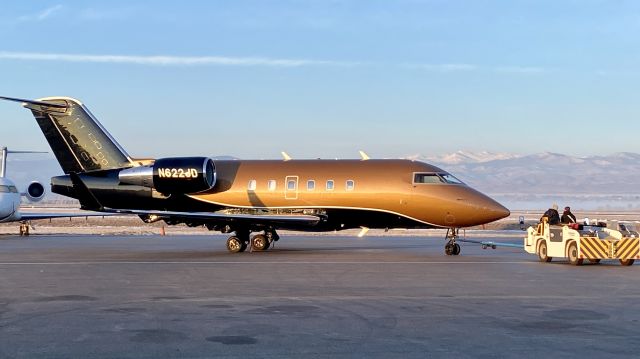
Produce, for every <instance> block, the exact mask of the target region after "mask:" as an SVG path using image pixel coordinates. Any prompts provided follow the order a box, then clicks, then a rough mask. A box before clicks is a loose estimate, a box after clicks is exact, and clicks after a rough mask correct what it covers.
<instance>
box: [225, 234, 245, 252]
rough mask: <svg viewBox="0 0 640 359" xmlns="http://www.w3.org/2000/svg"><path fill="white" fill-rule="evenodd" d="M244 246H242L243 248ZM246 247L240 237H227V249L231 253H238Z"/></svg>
mask: <svg viewBox="0 0 640 359" xmlns="http://www.w3.org/2000/svg"><path fill="white" fill-rule="evenodd" d="M243 247H244V248H243ZM245 248H247V245H246V243H244V242H242V241H240V238H238V237H236V236H231V237H229V239H227V250H228V251H229V252H231V253H238V252H242V251H244V249H245Z"/></svg>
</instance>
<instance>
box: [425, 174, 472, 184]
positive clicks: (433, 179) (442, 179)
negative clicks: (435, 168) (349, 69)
mask: <svg viewBox="0 0 640 359" xmlns="http://www.w3.org/2000/svg"><path fill="white" fill-rule="evenodd" d="M413 183H414V184H416V183H447V184H464V183H463V182H462V181H460V180H459V179H457V178H455V177H454V176H453V175H451V174H449V173H414V174H413Z"/></svg>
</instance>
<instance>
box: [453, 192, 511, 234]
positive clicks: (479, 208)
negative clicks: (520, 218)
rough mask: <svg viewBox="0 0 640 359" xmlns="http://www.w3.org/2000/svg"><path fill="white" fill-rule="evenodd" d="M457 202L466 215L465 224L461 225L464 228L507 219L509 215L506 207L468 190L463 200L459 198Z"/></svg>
mask: <svg viewBox="0 0 640 359" xmlns="http://www.w3.org/2000/svg"><path fill="white" fill-rule="evenodd" d="M459 200H460V202H461V204H462V206H463V207H464V212H466V214H467V216H465V217H466V221H465V222H466V223H464V225H462V226H464V227H471V226H478V225H482V224H486V223H490V222H494V221H497V220H499V219H502V218H505V217H508V216H509V215H510V214H511V212H510V211H509V210H508V209H507V208H506V207H504V206H503V205H501V204H500V203H498V202H496V201H495V200H494V199H492V198H490V197H489V196H487V195H484V194H482V193H480V192H478V191H476V190H473V189H470V188H469V192H468V193H466V194H465V195H464V198H460V199H459Z"/></svg>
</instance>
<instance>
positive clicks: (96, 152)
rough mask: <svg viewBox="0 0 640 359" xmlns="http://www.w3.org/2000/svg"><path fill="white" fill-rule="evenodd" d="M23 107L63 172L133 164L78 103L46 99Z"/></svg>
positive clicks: (121, 166) (53, 98)
mask: <svg viewBox="0 0 640 359" xmlns="http://www.w3.org/2000/svg"><path fill="white" fill-rule="evenodd" d="M24 106H25V107H27V108H29V109H30V110H31V112H32V113H33V116H34V117H35V118H36V121H37V123H38V125H39V126H40V129H41V130H42V133H43V134H44V136H45V137H46V139H47V141H48V142H49V145H50V146H51V149H52V150H53V153H54V154H55V156H56V158H57V159H58V162H59V163H60V167H62V170H63V171H64V172H65V173H67V174H69V173H71V172H76V173H82V172H88V171H96V170H107V169H115V168H123V167H131V166H132V165H133V164H132V161H131V158H130V157H129V156H128V155H127V153H126V152H125V151H124V150H123V149H122V147H120V145H119V144H118V143H117V142H116V141H115V140H114V139H113V138H112V137H111V135H110V134H109V133H108V132H107V131H106V130H105V129H104V128H103V127H102V125H101V124H100V123H99V122H98V120H96V118H95V117H93V115H92V114H91V112H89V110H88V109H87V108H86V107H85V106H84V105H83V104H82V103H81V102H80V101H78V100H75V99H72V98H67V97H49V98H44V99H39V100H37V101H30V102H25V103H24Z"/></svg>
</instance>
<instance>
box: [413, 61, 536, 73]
mask: <svg viewBox="0 0 640 359" xmlns="http://www.w3.org/2000/svg"><path fill="white" fill-rule="evenodd" d="M405 67H408V68H413V69H421V70H427V71H434V72H467V71H489V72H499V73H511V74H540V73H544V72H547V71H548V70H547V69H545V68H542V67H534V66H494V67H491V66H481V65H475V64H465V63H460V64H457V63H451V64H407V65H405Z"/></svg>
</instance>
